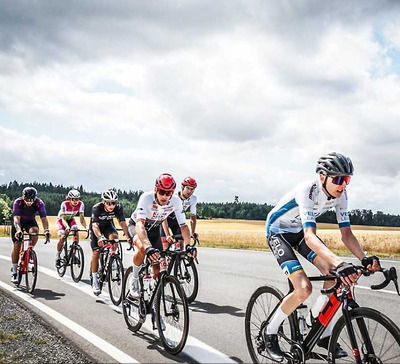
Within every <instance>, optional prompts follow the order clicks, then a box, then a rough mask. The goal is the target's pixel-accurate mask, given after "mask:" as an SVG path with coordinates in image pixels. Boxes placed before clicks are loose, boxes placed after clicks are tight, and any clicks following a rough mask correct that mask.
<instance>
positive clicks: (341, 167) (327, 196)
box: [264, 153, 380, 362]
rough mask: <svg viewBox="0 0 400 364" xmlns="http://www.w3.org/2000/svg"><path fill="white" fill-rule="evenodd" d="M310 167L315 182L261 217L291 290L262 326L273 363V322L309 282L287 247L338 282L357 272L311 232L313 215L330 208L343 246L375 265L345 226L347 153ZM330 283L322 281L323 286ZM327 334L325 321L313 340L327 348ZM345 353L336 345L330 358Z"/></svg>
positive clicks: (278, 356)
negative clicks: (334, 274)
mask: <svg viewBox="0 0 400 364" xmlns="http://www.w3.org/2000/svg"><path fill="white" fill-rule="evenodd" d="M316 172H317V173H318V174H319V176H318V177H319V178H317V180H316V181H311V182H304V183H301V184H299V185H298V186H297V187H295V188H294V189H292V190H291V191H290V192H288V193H287V194H285V195H284V196H283V197H282V199H281V200H280V201H279V202H278V203H277V205H276V206H275V207H274V208H273V209H272V210H271V211H270V213H269V214H268V217H267V221H266V230H267V240H268V244H269V246H270V248H271V251H272V252H273V254H274V256H275V258H276V259H277V261H278V264H279V265H280V266H281V268H282V270H283V271H284V273H285V274H286V276H287V277H288V279H290V281H291V283H292V284H293V287H294V291H293V292H292V293H290V294H289V295H288V296H286V297H285V298H284V299H283V301H282V303H281V305H280V306H279V307H278V309H277V310H276V312H275V313H274V315H273V316H272V318H271V319H270V320H269V322H268V324H267V326H266V328H265V331H264V341H265V348H266V350H267V352H268V354H269V356H270V357H271V358H272V359H273V360H275V361H278V362H279V361H282V360H283V358H284V357H283V353H282V351H281V350H280V347H279V343H278V335H277V333H278V330H279V326H280V325H281V324H282V322H283V321H284V320H285V319H286V318H287V317H288V316H289V315H290V314H291V313H292V312H293V311H294V310H295V309H296V308H297V307H298V306H299V305H300V304H301V303H302V302H304V301H305V300H306V299H307V298H308V297H309V296H310V294H311V291H312V287H311V283H310V281H309V279H308V278H307V276H306V274H305V273H304V270H303V267H302V265H301V264H300V262H299V260H298V258H297V257H296V255H295V253H294V250H293V248H294V249H296V250H297V251H298V252H299V253H300V254H301V255H302V256H303V257H305V258H306V259H307V260H308V261H310V262H311V263H312V264H314V265H315V266H316V267H317V268H318V269H319V270H320V272H321V273H322V274H324V275H326V274H329V271H330V269H335V270H336V272H337V273H339V274H340V276H341V279H342V282H343V283H344V284H350V285H353V284H355V283H356V280H357V278H358V276H359V272H357V271H356V269H355V268H354V266H353V265H352V264H350V263H346V262H344V261H343V260H342V259H341V258H340V257H338V256H337V255H335V254H334V253H332V252H331V251H330V250H329V249H328V248H327V247H326V245H325V244H324V243H323V242H322V240H321V239H320V238H319V237H318V236H317V235H316V231H317V224H316V218H317V217H318V216H320V215H321V214H323V213H324V212H325V211H327V210H329V209H331V208H334V209H335V210H336V218H337V222H338V224H339V228H340V232H341V237H342V241H343V243H344V244H345V245H346V247H347V248H348V249H349V250H350V251H351V252H352V253H353V254H354V255H355V256H356V257H357V258H358V259H360V261H361V263H362V265H364V266H365V267H366V268H368V269H370V270H373V271H377V270H379V268H380V264H379V258H378V257H375V256H371V257H367V256H365V253H364V252H363V250H362V248H361V246H360V243H359V242H358V240H357V238H356V237H355V236H354V234H353V232H352V231H351V227H350V220H349V214H348V211H347V192H346V187H347V186H348V184H349V183H350V179H351V176H352V175H353V164H352V162H351V160H350V158H347V157H345V156H343V155H342V154H339V153H329V154H327V155H325V156H323V157H321V158H320V159H319V160H318V163H317V168H316ZM331 284H332V283H331V282H326V287H327V286H329V285H331ZM330 333H331V325H328V327H327V328H326V330H325V332H324V333H323V335H322V338H321V339H320V341H319V342H318V345H319V346H321V347H323V348H326V349H327V348H328V344H329V339H330ZM345 356H347V353H346V352H345V351H344V350H343V349H342V348H341V347H340V346H339V345H337V347H336V352H335V357H337V358H339V357H345Z"/></svg>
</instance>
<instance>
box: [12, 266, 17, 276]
mask: <svg viewBox="0 0 400 364" xmlns="http://www.w3.org/2000/svg"><path fill="white" fill-rule="evenodd" d="M17 267H18V263H13V265H12V272H13V274H17Z"/></svg>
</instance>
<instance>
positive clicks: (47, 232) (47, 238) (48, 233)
mask: <svg viewBox="0 0 400 364" xmlns="http://www.w3.org/2000/svg"><path fill="white" fill-rule="evenodd" d="M44 235H45V237H46V240H47V241H50V237H51V234H50V231H49V229H46V230H45V231H44Z"/></svg>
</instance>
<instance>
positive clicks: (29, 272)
mask: <svg viewBox="0 0 400 364" xmlns="http://www.w3.org/2000/svg"><path fill="white" fill-rule="evenodd" d="M27 254H28V259H26V261H25V263H26V262H27V263H28V266H27V269H26V275H25V283H26V290H27V291H28V292H29V293H33V291H34V289H35V286H36V281H37V273H38V270H37V268H38V265H37V256H36V253H35V251H34V250H33V249H29V250H28V253H27Z"/></svg>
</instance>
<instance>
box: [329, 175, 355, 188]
mask: <svg viewBox="0 0 400 364" xmlns="http://www.w3.org/2000/svg"><path fill="white" fill-rule="evenodd" d="M331 178H332V183H333V184H334V185H338V186H340V185H341V184H343V182H346V185H348V184H349V183H350V180H351V177H350V176H334V177H332V176H331Z"/></svg>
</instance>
